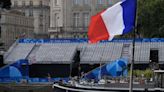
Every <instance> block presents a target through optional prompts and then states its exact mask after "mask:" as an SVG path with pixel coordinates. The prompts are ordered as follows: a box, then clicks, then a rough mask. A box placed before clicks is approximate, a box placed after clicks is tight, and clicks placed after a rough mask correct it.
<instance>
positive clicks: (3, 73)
mask: <svg viewBox="0 0 164 92" xmlns="http://www.w3.org/2000/svg"><path fill="white" fill-rule="evenodd" d="M28 71H29V70H28V60H24V59H23V60H18V61H17V62H15V63H13V64H9V65H6V66H4V67H2V68H1V69H0V78H22V77H29V73H28Z"/></svg>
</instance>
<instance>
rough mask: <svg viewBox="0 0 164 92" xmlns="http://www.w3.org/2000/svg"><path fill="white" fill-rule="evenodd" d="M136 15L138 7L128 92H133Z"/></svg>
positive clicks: (135, 28) (135, 29) (134, 33)
mask: <svg viewBox="0 0 164 92" xmlns="http://www.w3.org/2000/svg"><path fill="white" fill-rule="evenodd" d="M137 1H138V0H137ZM136 4H137V3H136ZM137 5H138V4H137ZM137 5H136V6H137ZM137 13H138V7H137V9H136V17H135V27H134V29H133V30H134V31H133V42H132V61H131V65H130V85H129V92H133V65H134V53H135V39H136V32H137V22H138V21H137V18H138V16H137Z"/></svg>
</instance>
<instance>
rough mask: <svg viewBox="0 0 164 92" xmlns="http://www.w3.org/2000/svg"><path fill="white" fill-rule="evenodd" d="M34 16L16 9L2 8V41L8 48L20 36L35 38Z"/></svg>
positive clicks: (0, 11)
mask: <svg viewBox="0 0 164 92" xmlns="http://www.w3.org/2000/svg"><path fill="white" fill-rule="evenodd" d="M33 20H34V19H33V18H32V17H26V16H25V15H24V14H23V13H22V12H19V11H15V10H8V11H7V10H0V41H1V42H0V43H1V45H2V46H1V48H3V50H7V49H8V48H9V47H10V46H11V45H12V44H13V43H14V42H15V41H16V39H18V38H33V32H34V26H33V22H34V21H33Z"/></svg>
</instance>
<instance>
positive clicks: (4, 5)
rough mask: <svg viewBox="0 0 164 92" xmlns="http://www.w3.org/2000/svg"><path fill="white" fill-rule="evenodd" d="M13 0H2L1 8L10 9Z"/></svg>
mask: <svg viewBox="0 0 164 92" xmlns="http://www.w3.org/2000/svg"><path fill="white" fill-rule="evenodd" d="M10 6H11V1H10V0H0V8H6V9H10Z"/></svg>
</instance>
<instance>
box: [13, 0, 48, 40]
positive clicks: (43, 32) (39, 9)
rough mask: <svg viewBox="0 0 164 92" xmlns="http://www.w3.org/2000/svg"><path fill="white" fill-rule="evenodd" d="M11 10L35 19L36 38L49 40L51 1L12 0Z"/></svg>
mask: <svg viewBox="0 0 164 92" xmlns="http://www.w3.org/2000/svg"><path fill="white" fill-rule="evenodd" d="M11 3H12V6H11V9H16V10H20V11H22V12H24V13H25V15H26V16H32V17H33V18H34V34H35V38H47V37H48V28H49V24H50V23H49V20H50V7H49V0H11Z"/></svg>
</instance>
